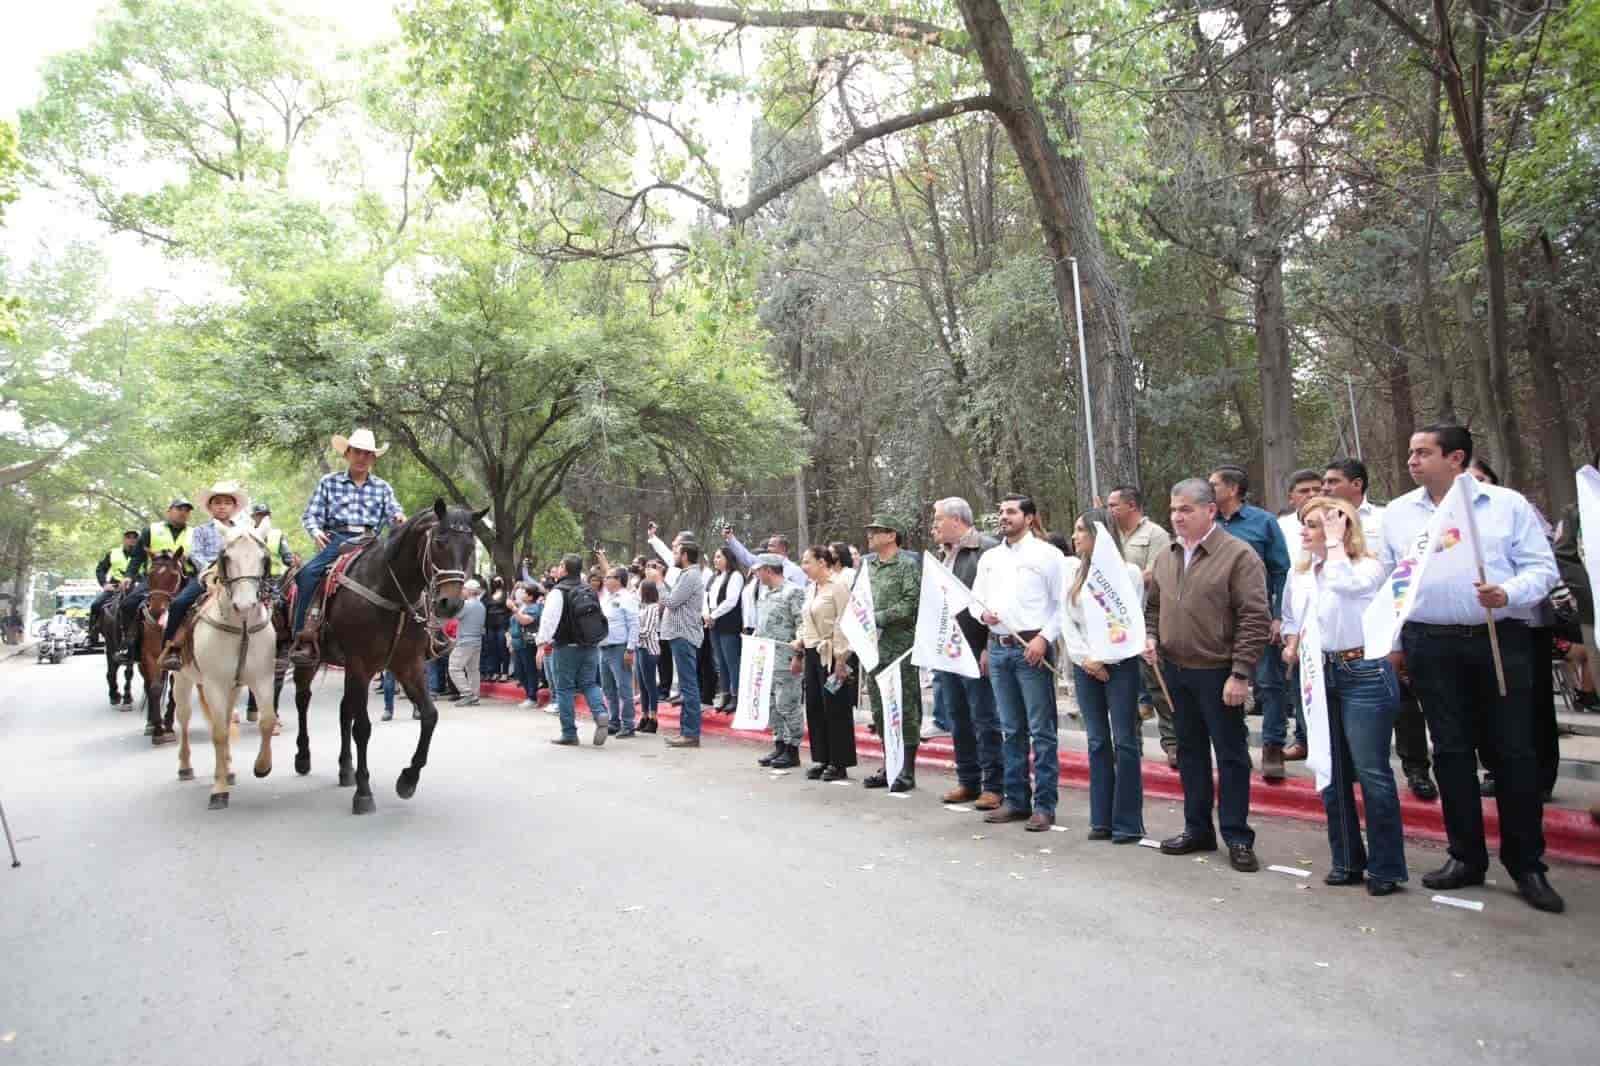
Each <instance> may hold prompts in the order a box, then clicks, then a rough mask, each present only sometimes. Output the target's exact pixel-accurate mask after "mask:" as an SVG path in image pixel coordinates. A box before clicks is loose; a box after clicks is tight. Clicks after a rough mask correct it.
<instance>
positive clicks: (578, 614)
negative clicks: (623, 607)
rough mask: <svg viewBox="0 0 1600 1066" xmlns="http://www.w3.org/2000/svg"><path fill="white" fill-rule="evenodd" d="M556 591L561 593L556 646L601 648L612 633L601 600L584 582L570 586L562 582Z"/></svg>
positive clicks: (577, 582) (575, 582) (574, 582)
mask: <svg viewBox="0 0 1600 1066" xmlns="http://www.w3.org/2000/svg"><path fill="white" fill-rule="evenodd" d="M556 587H557V588H559V589H560V590H561V621H559V622H557V623H556V643H557V644H582V645H584V646H585V647H596V646H598V645H599V644H600V642H601V641H603V640H605V639H606V634H607V633H609V632H611V626H610V623H608V622H607V621H606V613H605V612H604V611H602V610H601V609H600V597H598V596H596V595H595V594H594V589H592V588H590V587H589V586H588V585H587V584H585V583H584V582H582V581H573V582H572V583H571V584H568V583H567V582H565V581H563V582H561V583H560V584H559V585H557V586H556Z"/></svg>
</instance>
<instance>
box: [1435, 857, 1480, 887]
mask: <svg viewBox="0 0 1600 1066" xmlns="http://www.w3.org/2000/svg"><path fill="white" fill-rule="evenodd" d="M1422 883H1423V885H1424V886H1425V887H1427V888H1432V889H1441V888H1444V889H1451V888H1470V887H1472V886H1473V885H1481V884H1483V871H1482V870H1474V869H1473V868H1472V867H1470V866H1468V865H1467V864H1466V863H1464V862H1462V861H1461V860H1460V859H1446V860H1445V864H1444V865H1443V866H1441V867H1439V868H1438V869H1437V870H1435V871H1433V873H1431V874H1423V875H1422Z"/></svg>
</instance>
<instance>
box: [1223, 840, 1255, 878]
mask: <svg viewBox="0 0 1600 1066" xmlns="http://www.w3.org/2000/svg"><path fill="white" fill-rule="evenodd" d="M1228 865H1229V866H1232V867H1233V868H1234V869H1235V870H1238V871H1239V872H1240V873H1242V874H1253V873H1255V872H1256V871H1257V870H1259V869H1261V863H1260V862H1258V861H1257V860H1256V853H1255V851H1254V850H1253V849H1252V848H1251V847H1250V845H1249V844H1229V845H1228Z"/></svg>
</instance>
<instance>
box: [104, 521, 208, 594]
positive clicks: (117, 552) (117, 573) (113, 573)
mask: <svg viewBox="0 0 1600 1066" xmlns="http://www.w3.org/2000/svg"><path fill="white" fill-rule="evenodd" d="M185 532H188V531H187V530H185ZM106 558H108V559H110V560H111V566H110V567H108V568H107V570H106V578H107V580H110V581H121V580H122V579H123V578H125V577H127V576H128V563H129V562H130V559H129V557H128V553H127V551H126V549H123V548H120V547H117V548H112V549H111V551H109V552H107V553H106Z"/></svg>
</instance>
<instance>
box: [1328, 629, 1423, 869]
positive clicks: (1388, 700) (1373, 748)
mask: <svg viewBox="0 0 1600 1066" xmlns="http://www.w3.org/2000/svg"><path fill="white" fill-rule="evenodd" d="M1326 673H1327V688H1328V734H1329V739H1330V740H1332V742H1333V781H1332V783H1330V784H1329V785H1328V787H1327V788H1325V789H1323V790H1322V806H1323V809H1324V810H1326V811H1327V812H1328V846H1329V847H1330V848H1331V849H1332V850H1333V868H1334V869H1335V870H1346V871H1349V872H1351V873H1361V872H1362V871H1363V870H1364V871H1366V873H1367V874H1368V875H1369V876H1371V877H1372V878H1374V879H1376V880H1379V881H1404V880H1405V879H1406V848H1405V840H1404V838H1403V836H1402V830H1401V825H1400V794H1399V791H1398V790H1397V789H1396V788H1395V784H1394V769H1393V768H1392V767H1391V766H1390V765H1389V736H1390V734H1391V732H1393V730H1394V719H1395V715H1397V714H1398V713H1399V712H1400V687H1399V685H1398V684H1397V683H1396V681H1395V677H1394V671H1393V669H1392V668H1391V667H1390V666H1389V664H1388V662H1386V661H1385V660H1382V659H1376V660H1369V659H1356V660H1354V661H1353V662H1333V663H1329V664H1328V666H1327V670H1326ZM1357 781H1360V782H1361V801H1362V803H1363V804H1364V805H1365V807H1366V809H1367V845H1368V846H1367V847H1365V848H1363V847H1362V845H1361V820H1360V818H1358V817H1357V815H1356V796H1355V784H1356V782H1357Z"/></svg>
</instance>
